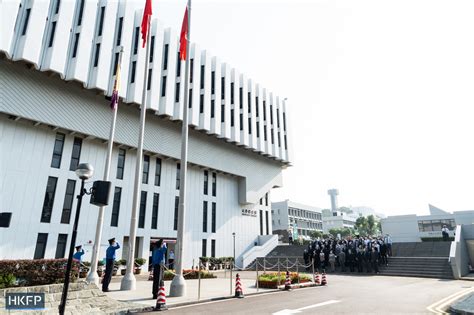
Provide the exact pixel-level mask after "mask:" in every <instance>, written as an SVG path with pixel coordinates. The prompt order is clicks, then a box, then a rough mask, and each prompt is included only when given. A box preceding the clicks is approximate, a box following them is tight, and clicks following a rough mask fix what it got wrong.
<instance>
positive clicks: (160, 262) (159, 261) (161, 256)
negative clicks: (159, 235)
mask: <svg viewBox="0 0 474 315" xmlns="http://www.w3.org/2000/svg"><path fill="white" fill-rule="evenodd" d="M166 250H167V247H166V243H164V242H163V240H162V239H160V240H158V242H156V243H155V248H154V249H153V255H152V264H153V287H152V294H153V299H156V298H157V297H158V289H159V286H160V281H161V278H162V276H163V272H162V271H163V266H164V265H165V263H166Z"/></svg>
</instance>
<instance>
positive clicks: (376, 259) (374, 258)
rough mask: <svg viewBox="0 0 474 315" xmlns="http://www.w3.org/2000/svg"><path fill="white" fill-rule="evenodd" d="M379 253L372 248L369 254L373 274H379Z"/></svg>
mask: <svg viewBox="0 0 474 315" xmlns="http://www.w3.org/2000/svg"><path fill="white" fill-rule="evenodd" d="M379 256H380V255H379V252H378V251H377V248H375V247H372V253H371V257H370V258H371V261H372V267H373V268H374V272H375V273H380V272H379Z"/></svg>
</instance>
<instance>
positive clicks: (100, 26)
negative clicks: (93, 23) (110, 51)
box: [97, 7, 105, 36]
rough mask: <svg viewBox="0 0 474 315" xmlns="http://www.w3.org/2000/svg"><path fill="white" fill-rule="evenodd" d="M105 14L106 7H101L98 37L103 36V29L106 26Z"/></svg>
mask: <svg viewBox="0 0 474 315" xmlns="http://www.w3.org/2000/svg"><path fill="white" fill-rule="evenodd" d="M104 14H105V7H101V8H100V20H99V31H98V32H97V36H102V28H103V26H104Z"/></svg>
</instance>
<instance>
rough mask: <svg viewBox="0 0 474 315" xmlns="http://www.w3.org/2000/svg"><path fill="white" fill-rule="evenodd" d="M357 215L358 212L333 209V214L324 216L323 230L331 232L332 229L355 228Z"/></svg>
mask: <svg viewBox="0 0 474 315" xmlns="http://www.w3.org/2000/svg"><path fill="white" fill-rule="evenodd" d="M357 217H358V215H357V214H354V215H352V214H347V213H345V212H341V211H333V213H332V216H323V232H324V233H329V230H330V229H342V228H353V227H354V226H355V222H356V220H357Z"/></svg>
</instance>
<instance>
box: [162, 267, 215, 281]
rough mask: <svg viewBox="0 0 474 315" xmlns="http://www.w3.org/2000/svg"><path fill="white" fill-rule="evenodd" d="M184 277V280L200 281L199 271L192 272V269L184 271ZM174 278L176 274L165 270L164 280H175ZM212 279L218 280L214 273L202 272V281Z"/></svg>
mask: <svg viewBox="0 0 474 315" xmlns="http://www.w3.org/2000/svg"><path fill="white" fill-rule="evenodd" d="M183 275H184V279H186V280H190V279H198V277H199V274H198V271H197V270H191V269H184V270H183ZM173 278H174V273H172V272H171V271H169V270H165V273H164V277H163V280H173ZM212 278H217V276H215V275H214V274H213V273H211V272H209V271H206V270H201V279H212Z"/></svg>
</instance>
